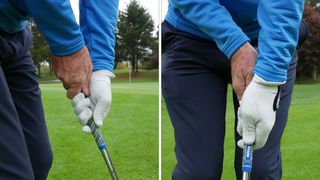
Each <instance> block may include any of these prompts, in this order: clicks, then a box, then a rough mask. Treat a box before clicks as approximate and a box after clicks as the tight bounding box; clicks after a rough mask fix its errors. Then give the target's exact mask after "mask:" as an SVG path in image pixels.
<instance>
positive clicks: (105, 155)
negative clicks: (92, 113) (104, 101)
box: [87, 118, 118, 180]
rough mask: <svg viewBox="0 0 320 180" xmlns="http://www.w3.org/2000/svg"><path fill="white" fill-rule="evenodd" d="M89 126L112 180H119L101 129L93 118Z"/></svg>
mask: <svg viewBox="0 0 320 180" xmlns="http://www.w3.org/2000/svg"><path fill="white" fill-rule="evenodd" d="M87 125H88V126H89V127H90V128H91V132H92V135H93V137H94V139H95V141H96V144H97V146H98V147H99V150H100V151H101V154H102V156H103V159H104V161H105V163H106V165H107V167H108V170H109V172H110V175H111V177H112V179H113V180H118V176H117V173H116V171H115V169H114V167H113V165H112V162H111V159H110V156H109V153H108V151H107V145H106V143H105V142H104V139H103V136H102V134H101V132H100V129H99V128H98V127H97V126H96V124H95V123H94V121H93V119H92V118H91V119H90V120H89V121H88V123H87Z"/></svg>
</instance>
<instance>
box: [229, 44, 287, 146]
mask: <svg viewBox="0 0 320 180" xmlns="http://www.w3.org/2000/svg"><path fill="white" fill-rule="evenodd" d="M256 59H257V51H256V50H255V49H254V48H253V47H252V46H251V45H250V44H249V43H246V44H244V45H243V46H242V47H240V48H239V49H238V50H237V51H236V52H235V54H234V55H233V56H232V58H231V76H232V86H233V89H234V91H235V93H236V95H237V98H238V100H239V104H240V107H239V109H238V124H237V131H238V133H239V134H240V135H241V136H242V139H241V140H239V141H238V142H237V144H238V146H239V147H241V148H244V146H245V145H252V144H253V145H254V149H260V148H262V147H263V146H264V145H265V144H266V141H267V139H268V136H269V134H270V132H271V130H272V128H273V125H274V123H275V118H276V109H277V104H278V103H279V98H280V96H279V88H278V87H279V85H280V84H281V83H277V82H267V81H265V80H263V79H262V78H260V77H259V76H257V75H254V74H253V68H254V66H255V64H256Z"/></svg>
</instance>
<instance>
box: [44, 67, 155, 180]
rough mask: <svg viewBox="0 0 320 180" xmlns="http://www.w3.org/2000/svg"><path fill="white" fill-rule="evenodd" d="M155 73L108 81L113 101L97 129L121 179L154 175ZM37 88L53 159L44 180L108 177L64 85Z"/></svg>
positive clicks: (151, 177)
mask: <svg viewBox="0 0 320 180" xmlns="http://www.w3.org/2000/svg"><path fill="white" fill-rule="evenodd" d="M124 73H125V72H124ZM120 74H121V73H120ZM141 74H142V75H141ZM150 74H156V75H153V76H150ZM157 74H158V73H157V71H146V72H142V73H140V75H139V76H138V75H137V77H139V78H133V82H132V83H128V81H127V80H126V79H125V77H124V76H125V75H123V78H119V79H117V78H116V79H114V80H112V91H113V92H112V94H113V99H112V101H113V102H112V106H111V109H110V113H109V115H108V117H107V118H106V120H105V121H104V125H103V126H102V128H101V131H102V134H103V135H104V138H105V140H106V143H107V147H108V151H109V153H110V156H111V159H112V161H113V164H114V167H115V169H116V171H117V173H118V176H119V178H120V179H130V180H131V179H132V180H135V179H137V180H138V179H157V177H158V82H157V81H156V80H157ZM40 87H41V90H42V98H43V104H44V108H45V114H46V122H47V127H48V131H49V137H50V141H51V145H52V149H53V156H54V161H53V165H52V168H51V170H50V173H49V177H48V180H57V179H59V180H60V179H62V180H64V179H66V180H72V179H77V180H78V179H86V180H88V179H94V180H100V179H110V177H109V172H108V170H107V167H106V165H105V164H104V161H103V158H102V156H101V153H100V151H99V149H98V148H97V146H96V144H95V142H94V139H93V137H92V135H91V134H89V135H86V134H84V133H83V132H82V130H81V129H82V126H81V125H80V124H79V123H78V121H77V119H76V116H75V115H74V113H73V110H72V107H71V102H70V100H68V99H67V98H66V92H65V90H64V89H63V87H62V85H61V84H60V83H50V84H40Z"/></svg>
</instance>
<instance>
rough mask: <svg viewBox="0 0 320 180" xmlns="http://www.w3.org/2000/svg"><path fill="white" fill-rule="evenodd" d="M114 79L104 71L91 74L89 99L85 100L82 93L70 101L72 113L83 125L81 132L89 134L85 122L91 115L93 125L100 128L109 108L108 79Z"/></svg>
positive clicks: (109, 84) (111, 74)
mask: <svg viewBox="0 0 320 180" xmlns="http://www.w3.org/2000/svg"><path fill="white" fill-rule="evenodd" d="M114 77H115V76H114V74H113V73H112V72H110V71H106V70H99V71H95V72H93V73H92V75H91V80H90V86H89V89H90V97H89V98H85V97H84V95H83V93H79V94H78V95H77V96H75V98H74V99H73V100H72V104H73V107H74V112H75V114H76V115H77V116H78V119H79V122H80V124H82V125H84V127H83V128H82V130H83V132H85V133H90V132H91V129H90V127H89V126H88V125H87V122H88V120H89V119H90V118H91V117H92V115H93V120H94V122H95V124H96V125H97V126H98V127H100V126H102V124H103V120H104V118H105V117H106V116H107V114H108V112H109V109H110V106H111V82H110V78H114Z"/></svg>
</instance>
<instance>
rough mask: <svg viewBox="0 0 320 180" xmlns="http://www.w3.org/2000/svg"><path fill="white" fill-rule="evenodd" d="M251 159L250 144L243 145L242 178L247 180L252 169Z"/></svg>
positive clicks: (251, 150)
mask: <svg viewBox="0 0 320 180" xmlns="http://www.w3.org/2000/svg"><path fill="white" fill-rule="evenodd" d="M252 161H253V147H252V145H245V148H244V150H243V159H242V172H243V176H242V180H249V179H250V173H251V170H252Z"/></svg>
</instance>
